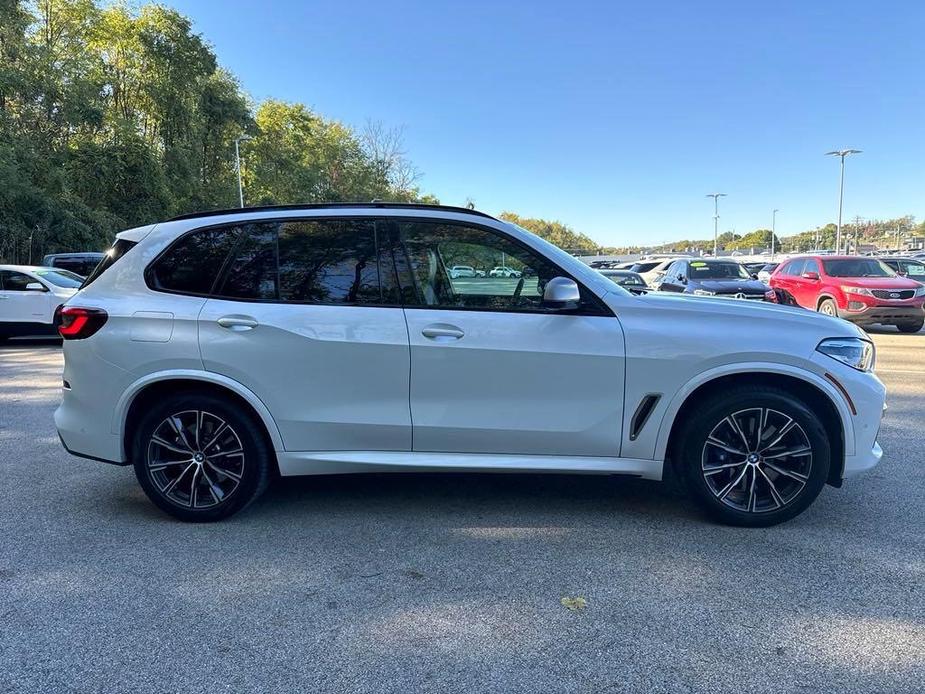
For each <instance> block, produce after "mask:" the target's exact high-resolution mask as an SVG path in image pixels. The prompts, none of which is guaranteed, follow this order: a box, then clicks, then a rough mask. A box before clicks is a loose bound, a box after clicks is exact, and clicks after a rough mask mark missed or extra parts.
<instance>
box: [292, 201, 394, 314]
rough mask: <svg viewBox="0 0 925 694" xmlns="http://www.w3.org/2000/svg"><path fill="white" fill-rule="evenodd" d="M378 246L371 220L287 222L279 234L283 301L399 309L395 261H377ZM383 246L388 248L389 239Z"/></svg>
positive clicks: (384, 258)
mask: <svg viewBox="0 0 925 694" xmlns="http://www.w3.org/2000/svg"><path fill="white" fill-rule="evenodd" d="M376 241H377V239H376V222H373V221H371V220H352V219H345V220H321V221H308V220H306V221H298V222H284V223H283V224H281V225H280V228H279V284H280V298H281V299H282V300H283V301H304V302H311V303H323V304H330V303H348V304H355V303H361V304H381V303H395V304H397V303H399V298H398V295H397V292H396V283H395V281H394V269H393V266H392V261H391V258H390V256H389V255H388V254H387V253H383V255H382V257H381V258H380V257H379V256H378V255H377V253H376V246H377V244H376ZM381 245H383V246H386V245H387V244H386V243H385V239H383V243H382V244H381ZM380 281H381V283H382V290H381V291H380Z"/></svg>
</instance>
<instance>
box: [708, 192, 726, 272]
mask: <svg viewBox="0 0 925 694" xmlns="http://www.w3.org/2000/svg"><path fill="white" fill-rule="evenodd" d="M706 197H708V198H713V257H714V258H715V257H716V256H717V247H718V239H719V199H720V198H724V197H726V194H725V193H707V194H706Z"/></svg>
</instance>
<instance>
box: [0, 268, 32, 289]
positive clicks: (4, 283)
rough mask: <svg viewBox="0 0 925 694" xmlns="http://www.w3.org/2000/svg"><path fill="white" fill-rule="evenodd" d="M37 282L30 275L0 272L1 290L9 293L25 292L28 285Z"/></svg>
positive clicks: (6, 271)
mask: <svg viewBox="0 0 925 694" xmlns="http://www.w3.org/2000/svg"><path fill="white" fill-rule="evenodd" d="M35 281H36V280H34V279H32V278H31V277H29V275H24V274H23V273H21V272H13V271H12V270H2V271H0V288H2V289H3V290H4V291H7V292H24V291H26V285H28V284H30V283H32V282H35Z"/></svg>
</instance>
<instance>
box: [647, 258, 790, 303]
mask: <svg viewBox="0 0 925 694" xmlns="http://www.w3.org/2000/svg"><path fill="white" fill-rule="evenodd" d="M658 290H659V291H660V292H680V293H682V294H696V295H698V296H721V297H725V298H730V299H753V300H756V301H774V302H776V301H777V296H776V294H775V293H774V291H773V290H772V289H769V288H768V286H767V285H766V284H764V283H763V282H759V281H758V280H757V279H756V278H755V276H754V275H752V274H750V273H749V272H748V270H746V269H745V267H744V266H743V265H742V264H741V263H737V262H735V261H734V260H689V259H683V260H676V261H675V262H673V263H672V264H671V266H670V267H669V268H668V270H667V271H666V272H665V277H664V278H663V279H662V283H661V284H660V285H659V287H658Z"/></svg>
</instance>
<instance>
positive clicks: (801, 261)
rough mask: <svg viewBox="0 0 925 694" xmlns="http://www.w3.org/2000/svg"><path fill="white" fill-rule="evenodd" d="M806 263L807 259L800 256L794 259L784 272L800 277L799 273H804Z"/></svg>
mask: <svg viewBox="0 0 925 694" xmlns="http://www.w3.org/2000/svg"><path fill="white" fill-rule="evenodd" d="M804 265H806V259H805V258H798V259H797V260H794V261H792V262H791V263H790V265H788V266H787V267H785V268H784V272H783V274H785V275H791V276H793V277H798V276H799V275H802V274H803V266H804Z"/></svg>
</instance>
